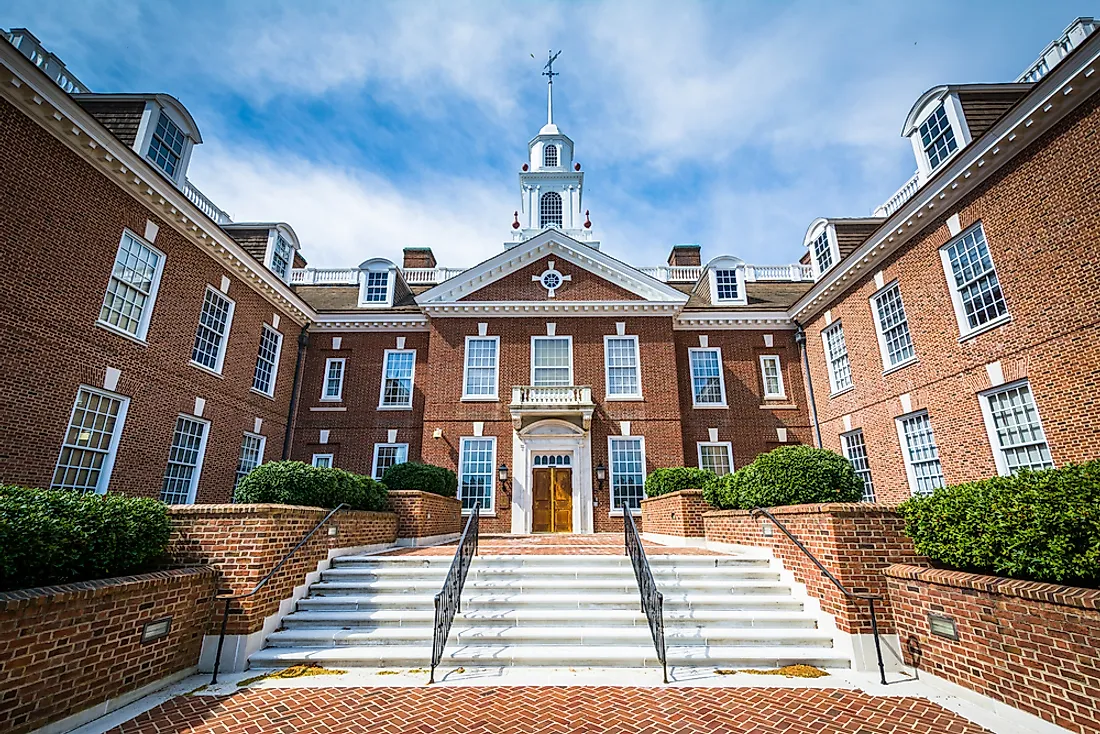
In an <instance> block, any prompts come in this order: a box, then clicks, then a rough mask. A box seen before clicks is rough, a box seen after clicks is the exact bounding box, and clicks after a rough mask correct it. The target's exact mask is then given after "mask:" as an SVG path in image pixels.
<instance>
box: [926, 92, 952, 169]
mask: <svg viewBox="0 0 1100 734" xmlns="http://www.w3.org/2000/svg"><path fill="white" fill-rule="evenodd" d="M917 134H918V135H920V144H921V149H922V150H923V151H924V156H925V158H927V160H928V168H929V170H930V171H934V170H936V169H937V168H938V167H939V165H940V164H941V163H943V162H944V161H945V160H947V159H948V158H949V157H950V156H951V154H952V153H954V152H955V151H956V150H957V149H958V147H959V143H958V141H957V140H955V131H954V130H952V129H951V121H950V120H949V119H948V117H947V109H946V107H945V105H944V104H943V103H940V105H939V106H938V107H937V108H936V109H935V111H934V112H932V114H931V115H929V116H928V118H927V119H925V121H924V122H922V123H921V124H920V125H919V126H918V127H917Z"/></svg>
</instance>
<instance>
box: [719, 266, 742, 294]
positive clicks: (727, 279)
mask: <svg viewBox="0 0 1100 734" xmlns="http://www.w3.org/2000/svg"><path fill="white" fill-rule="evenodd" d="M714 288H715V290H716V293H715V294H714V295H715V297H716V298H717V299H718V300H719V301H736V300H737V299H738V298H740V295H741V291H740V289H739V288H738V287H737V271H736V270H733V269H726V270H715V271H714Z"/></svg>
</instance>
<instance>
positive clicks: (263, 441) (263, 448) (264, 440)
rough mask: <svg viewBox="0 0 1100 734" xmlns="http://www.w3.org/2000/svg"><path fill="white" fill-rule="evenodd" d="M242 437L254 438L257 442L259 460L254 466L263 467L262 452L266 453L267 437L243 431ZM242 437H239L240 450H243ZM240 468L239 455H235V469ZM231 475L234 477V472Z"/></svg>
mask: <svg viewBox="0 0 1100 734" xmlns="http://www.w3.org/2000/svg"><path fill="white" fill-rule="evenodd" d="M244 436H250V437H252V438H255V439H258V440H259V442H260V460H259V463H257V464H256V466H257V467H260V466H263V464H264V452H265V451H267V436H264V435H263V434H260V433H254V432H253V431H245V432H244ZM244 436H242V437H241V448H244ZM240 466H241V457H240V454H238V455H237V467H238V469H239V468H240ZM233 474H234V475H236V472H235V471H234V472H233ZM234 489H236V487H234Z"/></svg>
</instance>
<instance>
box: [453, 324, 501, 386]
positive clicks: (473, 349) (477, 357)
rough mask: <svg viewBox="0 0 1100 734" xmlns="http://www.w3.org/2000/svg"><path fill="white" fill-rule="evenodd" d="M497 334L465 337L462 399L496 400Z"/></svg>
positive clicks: (498, 342)
mask: <svg viewBox="0 0 1100 734" xmlns="http://www.w3.org/2000/svg"><path fill="white" fill-rule="evenodd" d="M499 358H500V337H499V336H468V337H466V360H465V368H464V370H463V374H462V398H463V399H464V400H496V399H497V397H498V393H497V374H498V372H497V364H498V360H499Z"/></svg>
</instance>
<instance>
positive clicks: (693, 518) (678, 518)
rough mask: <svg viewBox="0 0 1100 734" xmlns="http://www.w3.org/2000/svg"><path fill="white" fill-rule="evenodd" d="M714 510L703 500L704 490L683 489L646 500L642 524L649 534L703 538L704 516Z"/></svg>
mask: <svg viewBox="0 0 1100 734" xmlns="http://www.w3.org/2000/svg"><path fill="white" fill-rule="evenodd" d="M713 509H714V507H712V506H711V505H710V504H709V503H708V502H707V501H706V500H704V499H703V490H701V489H682V490H680V491H679V492H669V493H668V494H663V495H661V496H660V497H649V498H646V499H644V500H642V522H643V523H645V529H646V532H647V533H656V534H658V535H674V536H676V537H680V538H702V537H703V536H704V534H705V533H704V527H703V513H705V512H710V511H711V510H713Z"/></svg>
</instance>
